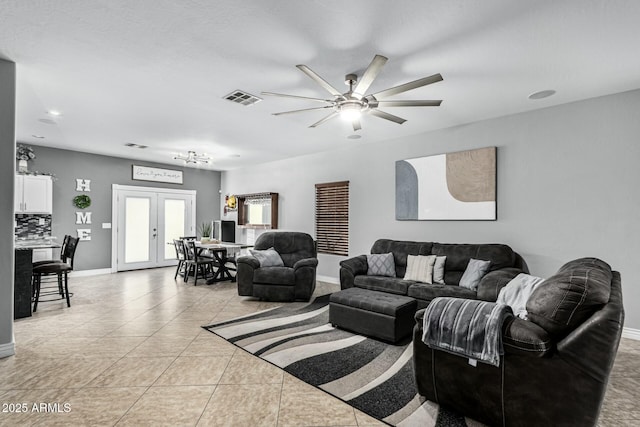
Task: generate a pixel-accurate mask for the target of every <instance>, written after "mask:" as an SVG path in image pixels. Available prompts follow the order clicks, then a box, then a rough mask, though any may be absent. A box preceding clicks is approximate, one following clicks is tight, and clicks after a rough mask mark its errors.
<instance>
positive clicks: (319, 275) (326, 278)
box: [316, 274, 340, 285]
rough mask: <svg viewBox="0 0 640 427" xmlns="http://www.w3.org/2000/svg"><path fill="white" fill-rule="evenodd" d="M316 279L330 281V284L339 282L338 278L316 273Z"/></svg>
mask: <svg viewBox="0 0 640 427" xmlns="http://www.w3.org/2000/svg"><path fill="white" fill-rule="evenodd" d="M316 280H319V281H320V282H326V283H331V284H332V285H339V284H340V279H339V278H337V277H332V276H323V275H321V274H318V275H316Z"/></svg>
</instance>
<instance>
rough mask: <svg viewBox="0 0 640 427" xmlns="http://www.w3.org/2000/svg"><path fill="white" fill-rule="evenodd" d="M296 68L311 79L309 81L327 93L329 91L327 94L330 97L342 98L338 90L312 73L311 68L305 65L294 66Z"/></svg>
mask: <svg viewBox="0 0 640 427" xmlns="http://www.w3.org/2000/svg"><path fill="white" fill-rule="evenodd" d="M296 67H298V68H299V69H300V71H302V72H303V73H305V74H306V75H307V76H309V77H311V79H312V80H313V81H315V82H316V83H318V84H319V85H320V86H322V87H323V88H325V89H326V90H327V91H329V93H330V94H331V95H333V96H342V94H341V93H340V92H338V89H336V88H335V87H333V86H331V85H330V84H329V83H327V81H326V80H325V79H323V78H322V77H320V76H319V75H318V74H316V72H315V71H313V70H312V69H311V68H309V67H307V66H306V65H296Z"/></svg>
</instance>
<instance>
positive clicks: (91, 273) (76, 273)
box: [69, 268, 111, 277]
mask: <svg viewBox="0 0 640 427" xmlns="http://www.w3.org/2000/svg"><path fill="white" fill-rule="evenodd" d="M100 274H111V269H110V268H96V269H94V270H78V271H72V272H71V273H69V277H86V276H99V275H100Z"/></svg>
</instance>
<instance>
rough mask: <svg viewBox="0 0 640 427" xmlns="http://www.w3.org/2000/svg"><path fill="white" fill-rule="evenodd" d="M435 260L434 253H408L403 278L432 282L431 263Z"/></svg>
mask: <svg viewBox="0 0 640 427" xmlns="http://www.w3.org/2000/svg"><path fill="white" fill-rule="evenodd" d="M435 262H436V256H435V255H408V256H407V271H406V273H405V274H404V280H416V281H418V282H424V283H429V284H432V283H433V265H434V264H435Z"/></svg>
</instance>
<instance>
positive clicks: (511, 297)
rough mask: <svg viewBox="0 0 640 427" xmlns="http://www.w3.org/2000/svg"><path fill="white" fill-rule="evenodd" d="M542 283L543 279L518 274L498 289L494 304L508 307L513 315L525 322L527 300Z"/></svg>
mask: <svg viewBox="0 0 640 427" xmlns="http://www.w3.org/2000/svg"><path fill="white" fill-rule="evenodd" d="M542 282H544V279H543V278H541V277H535V276H530V275H528V274H524V273H520V274H518V275H517V276H516V277H514V278H513V279H512V280H511V281H510V282H509V283H507V286H505V287H504V288H502V289H500V293H499V294H498V299H497V300H496V303H498V304H505V305H508V306H509V307H511V309H512V310H513V314H515V315H516V316H518V317H519V318H521V319H524V320H527V314H528V313H527V300H528V299H529V297H530V296H531V294H532V293H533V291H534V290H535V289H536V287H537V286H538V285H539V284H540V283H542Z"/></svg>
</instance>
